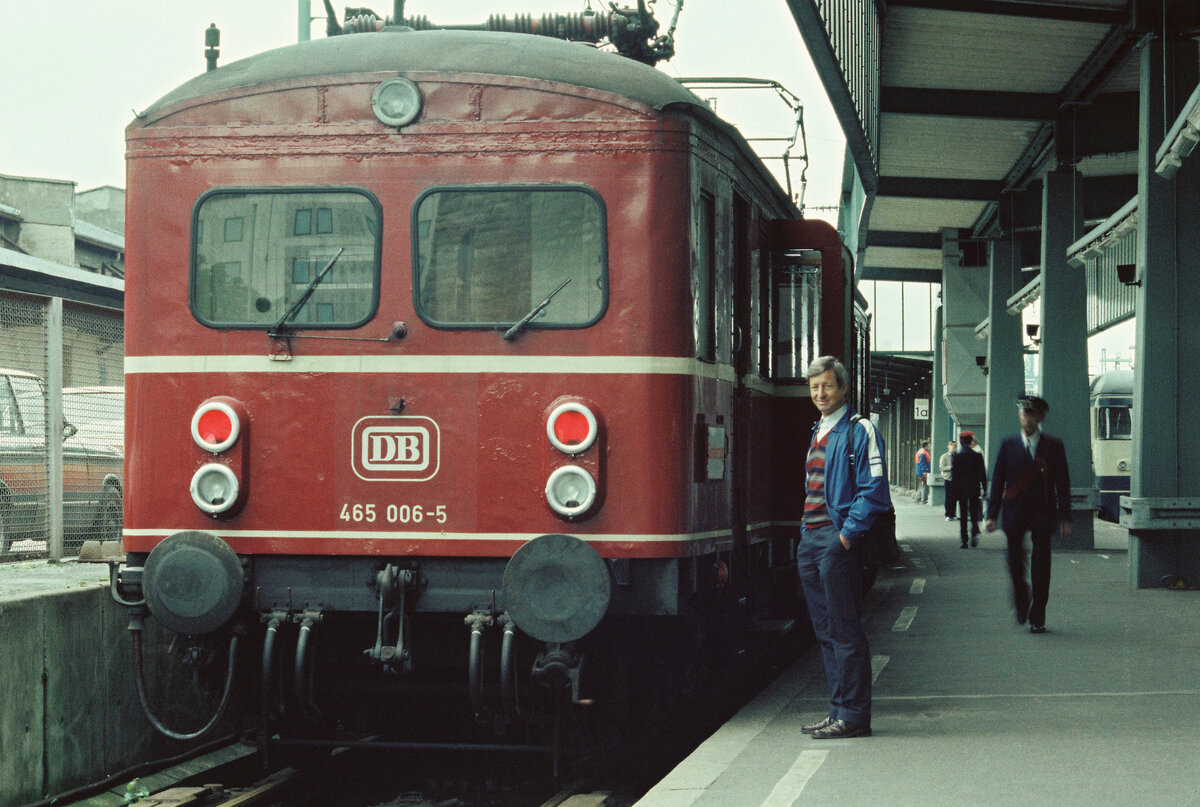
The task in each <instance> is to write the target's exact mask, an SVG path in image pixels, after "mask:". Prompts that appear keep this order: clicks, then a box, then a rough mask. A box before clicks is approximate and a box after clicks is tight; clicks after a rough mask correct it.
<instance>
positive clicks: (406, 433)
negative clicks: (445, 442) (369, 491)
mask: <svg viewBox="0 0 1200 807" xmlns="http://www.w3.org/2000/svg"><path fill="white" fill-rule="evenodd" d="M439 436H440V432H439V430H438V425H437V423H435V422H433V421H432V420H431V419H429V418H427V417H419V416H403V417H399V416H398V417H387V416H372V417H365V418H362V419H361V420H359V421H358V422H357V423H355V424H354V429H353V430H352V431H351V433H350V443H351V448H350V461H351V465H352V467H353V468H354V473H355V475H356V476H358V478H359V479H365V480H367V481H391V482H424V481H425V480H427V479H432V478H433V477H434V475H436V474H437V471H438V459H439V456H440V443H441V441H440V439H439Z"/></svg>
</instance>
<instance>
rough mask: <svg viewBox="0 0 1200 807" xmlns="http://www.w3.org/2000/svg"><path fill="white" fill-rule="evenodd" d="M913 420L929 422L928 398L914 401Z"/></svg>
mask: <svg viewBox="0 0 1200 807" xmlns="http://www.w3.org/2000/svg"><path fill="white" fill-rule="evenodd" d="M913 418H914V419H915V420H929V399H928V398H917V399H916V400H914V401H913Z"/></svg>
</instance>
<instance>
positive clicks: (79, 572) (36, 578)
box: [0, 560, 108, 602]
mask: <svg viewBox="0 0 1200 807" xmlns="http://www.w3.org/2000/svg"><path fill="white" fill-rule="evenodd" d="M97 585H105V586H107V585H108V564H107V563H78V562H76V561H73V560H69V561H63V562H61V563H50V562H49V561H45V560H31V561H23V562H17V563H0V602H7V601H9V600H19V599H24V598H26V597H40V596H43V595H45V594H48V593H51V592H54V591H67V590H71V589H76V588H88V587H92V586H97Z"/></svg>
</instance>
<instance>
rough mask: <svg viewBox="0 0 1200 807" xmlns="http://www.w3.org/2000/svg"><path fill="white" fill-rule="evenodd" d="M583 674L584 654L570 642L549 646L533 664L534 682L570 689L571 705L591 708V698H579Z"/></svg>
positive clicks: (539, 654)
mask: <svg viewBox="0 0 1200 807" xmlns="http://www.w3.org/2000/svg"><path fill="white" fill-rule="evenodd" d="M582 673H583V654H582V653H580V652H579V651H578V650H577V649H576V647H575V645H573V644H572V643H570V642H567V643H565V644H547V645H546V646H545V648H543V649H542V650H541V652H539V653H538V655H537V658H536V659H535V660H534V662H533V674H532V677H533V680H534V681H538V682H540V683H543V684H549V685H555V684H557V685H559V686H563V687H570V689H571V703H573V704H575V705H576V706H591V705H592V704H593V703H594V702H593V701H592V699H591V698H581V697H579V688H580V687H579V681H580V677H581V675H582Z"/></svg>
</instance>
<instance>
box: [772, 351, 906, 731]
mask: <svg viewBox="0 0 1200 807" xmlns="http://www.w3.org/2000/svg"><path fill="white" fill-rule="evenodd" d="M807 377H808V390H809V394H810V395H811V396H812V401H813V403H814V404H815V405H816V407H817V410H818V411H819V412H820V413H821V419H820V420H819V421H817V424H816V425H815V426H813V437H812V442H811V443H810V444H809V448H808V457H807V462H806V463H805V477H806V482H805V499H804V516H803V520H802V521H803V530H802V533H801V538H800V545H799V547H797V549H796V561H797V566H798V569H799V573H800V582H801V584H802V586H803V588H804V600H805V602H806V603H807V605H808V613H809V616H810V617H811V618H812V624H813V630H814V632H815V633H816V636H817V644H818V645H820V648H821V660H822V661H823V662H824V664H825V677H826V679H827V681H828V683H829V714H828V715H826V716H825V717H823V718H821V719H820V720H817V721H815V722H813V723H809V724H807V725H805V726H802V727H801V731H803V732H804V733H805V734H811V735H812V736H813V739H816V740H826V739H836V738H845V737H867V736H870V734H871V650H870V648H869V647H868V646H867V634H866V632H865V631H864V630H863V626H862V597H863V580H862V572H863V565H864V552H865V547H864V546H863V542H864V537H865V535H866V532H867V529H868V528H869V527H870V526H871V524H872V523H873V522H874V521H875V518H876V517H877V516H878V515H879V514H880V513H884V512H886V511H888V510H890V509H891V507H892V500H891V494H890V493H889V490H888V481H887V471H886V469H885V466H884V461H883V457H884V453H883V438H882V437H881V436H880V434H879V432H878V431H877V430H876V429H875V427H874V426H873V425H872V424H871V421H869V420H865V419H863V418H860V417H858V416H857V415H855V413H854V411H853V409H852V408H851V407H850V406H849V404H847V403H846V393H847V391H848V386H849V375H848V374H847V372H846V368H845V367H844V366H843V365H842V363H841V362H840V361H838V360H837V359H835V358H834V357H833V356H821V357H820V358H818V359H817V360H816V361H814V362H813V363H812V365H811V366H810V367H809V368H808V373H807ZM851 452H853V460H851Z"/></svg>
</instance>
